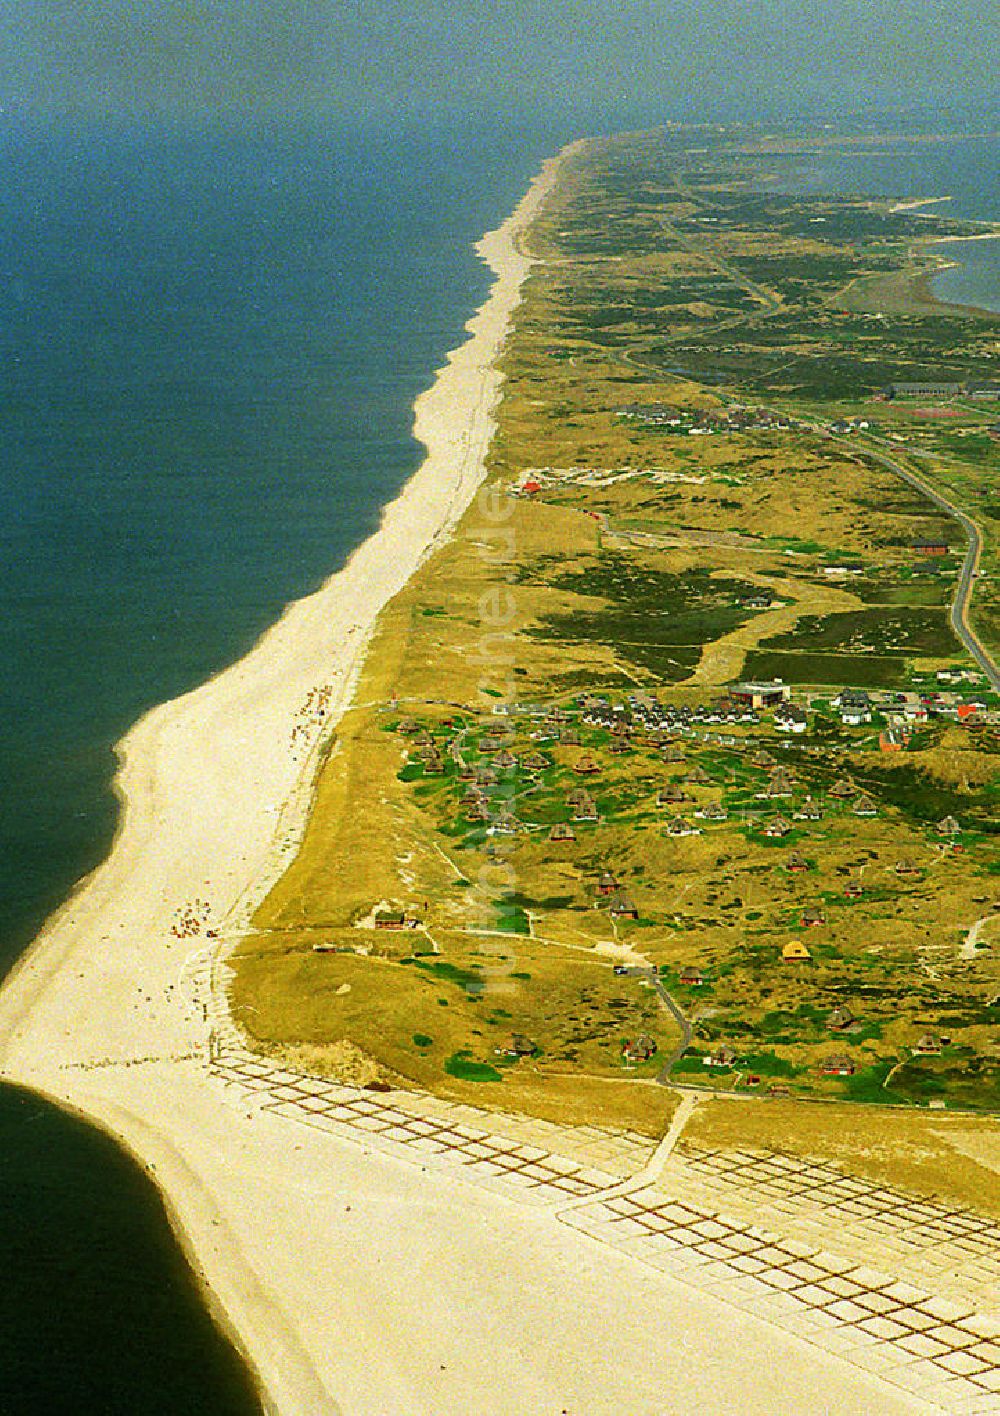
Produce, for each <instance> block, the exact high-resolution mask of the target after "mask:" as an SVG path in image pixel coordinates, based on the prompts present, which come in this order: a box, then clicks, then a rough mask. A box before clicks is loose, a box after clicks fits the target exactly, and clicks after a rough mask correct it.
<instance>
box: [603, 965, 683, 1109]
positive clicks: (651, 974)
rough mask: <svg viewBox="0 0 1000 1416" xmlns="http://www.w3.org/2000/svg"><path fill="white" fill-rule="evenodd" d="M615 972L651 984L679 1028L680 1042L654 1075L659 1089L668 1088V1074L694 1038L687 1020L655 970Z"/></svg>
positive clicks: (638, 968)
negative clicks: (642, 979) (641, 979)
mask: <svg viewBox="0 0 1000 1416" xmlns="http://www.w3.org/2000/svg"><path fill="white" fill-rule="evenodd" d="M615 972H616V973H621V974H623V975H624V976H625V977H626V978H644V979H646V981H647V982H648V983H651V984H652V985H653V988H654V989H655V991H656V995H657V997H658V998H659V1000H660V1002H661V1003H662V1004H663V1006H664V1008H666V1010H667V1012H668V1013H670V1014H671V1015H672V1016H673V1017H674V1019H675V1020H676V1021H677V1023H678V1024H679V1026H680V1030H681V1040H680V1042H679V1043H678V1044H677V1046H676V1047H675V1048H674V1050H673V1052H671V1053H670V1055H669V1057H667V1059H666V1060H665V1061H664V1063H663V1065H662V1066H661V1068H660V1070H659V1071H658V1072H657V1074H656V1080H657V1081H658V1082H659V1084H660V1086H661V1087H666V1086H669V1085H670V1073H671V1072H672V1071H673V1069H674V1067H675V1066H676V1065H677V1063H678V1062H679V1061H680V1060H681V1058H682V1057H683V1056H684V1053H685V1052H686V1051H687V1049H688V1048H689V1047H690V1046H691V1039H692V1037H693V1036H694V1029H693V1028H692V1026H691V1024H690V1023H689V1022H688V1020H687V1018H685V1016H684V1014H683V1013H682V1012H681V1010H680V1009H679V1008H678V1006H677V1004H676V1003H675V1002H674V1000H673V999H672V998H671V996H670V994H669V993H668V992H667V990H666V989H665V988H664V987H663V984H662V983H661V982H660V976H659V974H658V973H657V971H656V969H655V968H653V967H650V966H642V965H635V966H627V965H626V966H625V967H622V966H621V965H619V967H618V968H617V969H616V970H615Z"/></svg>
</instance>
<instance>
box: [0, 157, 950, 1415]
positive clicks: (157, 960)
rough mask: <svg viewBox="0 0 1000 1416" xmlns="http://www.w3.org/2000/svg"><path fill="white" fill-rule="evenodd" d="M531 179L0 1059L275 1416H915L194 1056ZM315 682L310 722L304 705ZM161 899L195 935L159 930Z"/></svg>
mask: <svg viewBox="0 0 1000 1416" xmlns="http://www.w3.org/2000/svg"><path fill="white" fill-rule="evenodd" d="M558 167H559V161H558V160H557V159H554V160H552V161H551V162H549V163H547V164H546V165H545V168H544V169H543V172H542V174H541V175H540V176H539V178H538V179H537V180H536V182H535V183H534V184H533V186H532V187H531V189H530V191H529V193H528V195H527V196H526V197H525V199H524V201H523V202H522V203H521V205H520V206H519V207H518V209H517V211H516V212H515V213H514V214H513V216H512V217H511V218H510V219H509V220H508V221H507V222H505V223H504V225H503V226H502V227H501V228H500V229H499V230H498V231H497V232H494V233H492V234H491V235H489V236H487V237H486V238H484V240H483V242H482V245H481V248H480V249H481V252H482V254H483V256H484V258H485V259H486V261H487V262H488V263H489V265H490V267H491V268H492V270H493V271H494V273H495V276H496V281H495V284H494V286H493V289H492V293H491V294H490V296H489V299H488V300H487V302H486V303H485V305H484V306H483V307H482V309H481V310H480V311H479V312H478V314H477V315H476V316H475V317H474V319H473V320H472V321H471V322H470V324H469V339H468V341H467V342H466V343H464V344H463V345H462V346H461V347H460V348H459V349H458V350H457V351H455V352H454V353H453V354H452V355H451V356H450V357H449V361H448V364H447V366H446V367H445V368H444V369H443V370H442V371H441V372H440V373H439V375H438V378H437V380H436V382H435V384H434V386H433V387H432V388H431V389H430V390H429V391H428V392H427V393H426V394H424V395H423V396H422V397H421V398H420V399H419V400H418V403H417V406H416V433H417V436H418V437H419V438H420V439H421V440H422V441H423V442H424V443H425V444H426V446H427V450H428V451H427V457H426V460H425V462H424V464H423V466H422V467H421V469H420V471H419V472H418V473H417V475H416V476H415V477H414V478H413V479H412V480H411V481H410V483H409V484H408V485H407V487H406V488H405V489H404V491H403V493H402V495H401V496H400V497H399V499H398V500H397V501H396V502H394V503H393V504H392V505H391V506H390V507H389V508H388V509H387V510H386V512H385V516H384V520H383V524H382V526H381V529H380V530H379V531H378V533H377V534H376V535H375V536H373V537H372V538H371V539H370V540H369V541H368V542H367V543H366V544H365V545H363V546H362V547H361V548H360V549H359V550H358V551H357V552H356V553H355V554H354V555H353V557H352V558H351V560H350V562H349V564H348V565H347V567H346V568H345V569H344V570H343V571H341V572H340V573H339V574H337V575H335V576H333V577H332V579H331V580H330V581H328V582H327V584H326V585H324V587H323V588H322V589H321V590H320V591H318V592H317V593H316V594H314V595H312V596H310V597H309V598H307V599H305V600H302V601H300V602H298V603H297V604H295V605H293V606H292V607H291V608H290V609H289V610H288V611H287V612H286V614H285V615H284V616H283V618H282V619H281V621H280V622H279V623H278V624H277V625H275V626H274V628H273V629H271V630H270V631H269V632H268V633H267V634H266V635H265V636H264V637H263V638H262V640H261V641H260V642H259V643H258V645H257V646H256V647H255V648H254V649H253V651H252V652H251V653H250V654H248V655H247V656H246V658H244V659H243V660H242V661H241V662H239V663H238V664H235V665H234V666H233V667H231V668H230V669H228V670H227V671H226V672H224V673H222V674H220V675H219V676H218V677H217V678H215V679H213V680H212V681H211V682H210V683H208V684H206V685H204V686H203V687H201V688H200V689H198V690H197V691H195V692H193V693H191V694H188V695H187V696H185V697H184V698H181V699H178V700H176V701H174V702H171V703H168V704H165V705H163V706H161V707H159V708H157V709H155V710H154V711H153V712H151V713H149V714H148V715H147V716H146V717H145V718H144V719H143V720H142V721H141V722H140V723H138V724H137V725H136V726H135V727H134V728H133V729H132V730H131V731H130V733H129V734H128V735H127V737H126V738H125V740H124V742H123V743H122V745H121V769H120V773H119V778H118V790H119V792H120V795H121V799H122V803H123V814H122V824H121V829H120V831H119V835H118V838H117V840H116V843H115V846H114V849H113V851H112V853H111V855H110V857H109V859H108V860H107V861H106V863H105V864H104V865H103V866H102V867H101V868H100V869H99V870H98V871H97V872H95V874H94V875H93V876H92V877H90V878H89V879H88V880H87V881H86V882H84V884H83V885H82V887H81V888H80V889H79V890H78V891H77V893H76V894H75V895H74V897H73V898H72V899H71V901H70V902H69V903H68V904H67V905H66V906H65V907H64V908H63V909H62V910H61V911H60V912H59V914H57V915H56V916H55V917H54V918H53V919H52V920H51V921H50V923H49V925H48V926H47V928H46V929H45V931H44V933H43V934H42V936H41V937H40V938H39V940H38V941H37V942H36V944H35V945H34V947H33V948H32V950H31V951H30V952H29V953H28V955H27V956H26V958H25V959H24V960H23V961H22V963H21V964H20V965H19V967H18V968H17V970H16V971H15V973H14V974H13V976H12V977H11V978H10V980H9V981H8V982H7V984H6V986H5V987H4V989H3V991H2V993H0V1069H2V1075H3V1076H4V1077H5V1078H7V1079H9V1080H13V1081H16V1082H19V1083H22V1084H25V1085H28V1086H31V1087H34V1088H37V1089H38V1090H39V1091H41V1092H43V1093H44V1094H46V1095H47V1096H49V1097H51V1098H54V1099H56V1100H58V1101H61V1102H64V1103H67V1104H69V1105H70V1106H72V1107H74V1108H76V1109H77V1110H79V1111H80V1112H81V1113H82V1114H84V1115H85V1116H87V1117H89V1118H91V1119H93V1120H95V1121H96V1122H98V1123H99V1124H101V1125H102V1126H104V1127H105V1128H106V1129H107V1130H108V1131H110V1132H111V1133H113V1134H114V1135H115V1136H116V1137H118V1138H119V1139H120V1140H121V1141H122V1142H123V1143H124V1144H125V1145H126V1146H127V1147H128V1148H129V1149H130V1150H131V1151H132V1153H133V1154H134V1155H135V1156H137V1157H138V1158H139V1160H140V1161H141V1162H142V1163H143V1164H145V1165H147V1166H148V1167H149V1168H150V1169H151V1170H152V1171H153V1173H154V1174H155V1177H156V1179H157V1181H158V1183H159V1185H160V1187H161V1189H162V1191H163V1193H164V1195H165V1197H166V1199H167V1203H168V1205H169V1207H170V1210H171V1213H172V1215H173V1216H174V1219H175V1222H176V1225H177V1229H178V1233H179V1234H180V1235H181V1237H182V1239H183V1241H184V1242H185V1244H186V1246H187V1248H188V1252H189V1254H190V1256H191V1259H192V1263H193V1264H194V1266H195V1267H196V1269H197V1270H198V1272H199V1273H200V1275H201V1276H202V1278H203V1280H204V1282H205V1285H206V1287H207V1289H208V1290H209V1292H210V1293H211V1295H212V1297H213V1300H214V1302H215V1303H216V1304H217V1305H218V1309H219V1311H220V1314H221V1315H222V1316H223V1317H224V1319H225V1321H226V1322H227V1324H228V1326H229V1327H230V1329H231V1331H232V1332H233V1333H234V1334H235V1335H236V1337H237V1339H238V1341H239V1342H240V1344H241V1345H242V1347H243V1348H244V1350H245V1351H246V1352H247V1353H248V1354H249V1356H250V1358H251V1360H252V1362H253V1364H254V1366H255V1368H256V1370H257V1373H258V1375H259V1378H260V1382H261V1385H262V1388H263V1390H264V1392H265V1394H266V1400H267V1403H268V1405H269V1407H270V1408H271V1409H273V1410H275V1411H278V1412H281V1413H283V1416H322V1413H328V1412H329V1413H333V1412H344V1413H347V1416H360V1413H365V1416H397V1414H398V1416H449V1413H461V1414H462V1416H464V1413H470V1412H477V1413H497V1416H501V1413H513V1412H527V1413H532V1416H536V1413H537V1416H548V1413H552V1416H559V1413H572V1416H604V1413H607V1416H613V1413H614V1416H617V1413H624V1412H628V1413H631V1416H664V1413H674V1412H677V1413H685V1412H692V1413H693V1412H695V1411H698V1412H712V1413H720V1416H721V1413H755V1412H761V1413H764V1412H767V1413H771V1414H772V1416H775V1413H789V1416H790V1414H791V1413H804V1412H824V1413H856V1416H861V1413H872V1412H879V1413H885V1416H891V1413H896V1412H916V1411H924V1410H928V1409H930V1408H928V1407H927V1406H926V1405H925V1404H922V1403H920V1402H918V1401H917V1400H916V1399H915V1398H913V1397H909V1396H907V1395H906V1394H904V1393H903V1392H902V1391H900V1390H899V1389H897V1388H894V1387H891V1386H888V1385H887V1384H885V1383H884V1382H883V1381H881V1380H880V1379H879V1378H878V1377H877V1376H876V1375H874V1374H869V1373H867V1372H864V1371H862V1370H859V1369H858V1368H857V1367H851V1366H849V1365H848V1364H847V1363H846V1362H845V1361H842V1360H841V1359H840V1358H838V1357H837V1356H834V1355H832V1354H831V1353H828V1352H822V1351H819V1350H818V1349H817V1348H816V1347H815V1346H814V1345H812V1344H811V1343H810V1342H808V1341H807V1340H806V1337H805V1336H798V1335H794V1334H792V1333H789V1332H783V1331H780V1330H779V1329H778V1328H777V1327H775V1326H772V1325H771V1324H770V1323H769V1322H767V1321H764V1319H763V1318H757V1317H754V1316H749V1315H747V1314H746V1313H743V1312H740V1311H739V1310H738V1309H737V1308H734V1307H730V1306H727V1305H726V1304H725V1303H722V1302H719V1301H716V1300H714V1299H713V1298H712V1297H711V1296H710V1295H709V1294H706V1293H704V1292H698V1291H695V1290H693V1289H691V1288H690V1287H688V1286H686V1285H684V1284H683V1283H681V1282H680V1281H678V1280H677V1279H676V1278H675V1277H672V1276H671V1275H669V1274H667V1273H665V1272H661V1271H658V1270H654V1269H651V1268H648V1267H646V1266H644V1265H643V1264H642V1263H640V1262H638V1261H637V1260H636V1259H634V1258H631V1257H629V1256H628V1255H627V1254H623V1253H620V1252H616V1251H614V1250H613V1249H611V1248H608V1247H605V1246H601V1245H600V1244H599V1243H597V1242H596V1241H595V1240H594V1239H593V1238H590V1237H588V1236H587V1235H585V1234H582V1233H580V1232H578V1231H577V1230H574V1229H572V1228H568V1227H566V1226H565V1225H560V1224H559V1223H558V1222H557V1221H556V1220H555V1219H554V1217H553V1215H552V1213H551V1212H550V1211H547V1210H544V1209H539V1208H537V1207H536V1208H532V1207H531V1206H529V1205H525V1204H521V1203H519V1202H517V1200H516V1199H515V1198H507V1197H505V1196H504V1195H503V1194H502V1193H499V1192H495V1191H491V1190H489V1189H484V1188H482V1187H478V1186H476V1185H474V1184H471V1183H467V1182H465V1181H462V1180H461V1179H457V1178H454V1177H450V1176H447V1175H442V1174H440V1173H437V1172H434V1171H432V1170H431V1169H430V1168H428V1169H427V1170H426V1171H425V1170H424V1169H422V1168H421V1167H420V1166H419V1165H417V1164H412V1163H408V1162H405V1161H403V1160H401V1159H396V1158H394V1157H393V1156H391V1155H388V1154H384V1153H381V1152H378V1151H376V1150H374V1149H368V1148H366V1147H365V1146H364V1145H363V1144H361V1143H353V1142H351V1141H349V1140H347V1139H344V1138H342V1137H340V1136H338V1135H335V1134H330V1133H328V1132H324V1131H322V1130H318V1129H315V1128H313V1127H311V1126H309V1125H306V1124H302V1123H301V1122H300V1121H297V1120H295V1119H291V1118H289V1117H288V1116H286V1115H281V1114H277V1113H276V1112H274V1111H266V1110H264V1109H262V1108H261V1107H259V1106H256V1105H255V1104H254V1103H253V1100H252V1098H250V1099H248V1097H247V1096H246V1095H245V1094H243V1093H241V1092H240V1091H239V1090H238V1089H236V1088H234V1087H228V1088H227V1087H225V1086H224V1085H223V1084H222V1082H221V1081H220V1080H219V1078H218V1077H216V1076H215V1075H213V1073H212V1072H211V1070H210V1068H209V1066H208V1057H209V1050H210V1037H211V1036H212V1035H213V1028H214V1027H215V1026H216V1022H215V1020H214V1019H213V1014H212V1008H213V1006H214V1005H213V995H212V994H211V993H210V991H209V987H208V979H209V975H210V973H211V972H212V968H211V965H212V958H213V952H214V951H215V950H216V949H217V948H218V947H222V948H224V947H225V943H226V941H227V940H231V939H232V938H234V937H236V936H238V933H239V930H240V928H241V926H242V924H243V923H244V921H245V920H246V918H247V917H248V914H249V912H250V911H251V910H252V909H253V907H254V906H255V905H256V903H257V902H258V901H259V900H260V898H262V896H263V894H264V893H265V892H266V890H267V888H268V887H269V885H270V883H271V882H272V881H273V880H274V879H275V878H276V877H277V876H278V875H279V874H280V872H281V871H282V869H283V868H284V866H285V864H286V863H287V861H288V859H289V851H290V849H291V848H292V845H293V843H294V841H295V839H296V836H297V833H298V832H299V831H300V830H301V827H302V824H303V822H304V820H305V814H306V811H307V809H308V802H309V793H310V787H311V783H312V781H313V776H314V770H315V764H316V760H317V756H318V751H319V747H320V745H321V742H322V740H323V738H324V736H325V735H326V734H328V733H329V731H330V729H331V727H332V726H333V725H334V723H335V722H336V720H337V718H338V716H339V715H340V713H341V712H342V711H343V710H344V708H345V707H346V705H347V704H348V703H349V701H350V697H351V693H352V691H353V686H354V683H355V680H356V676H357V671H358V668H359V666H360V663H361V661H362V657H363V654H364V649H365V645H366V642H367V640H368V637H369V635H370V631H371V628H372V625H373V624H374V621H375V619H376V617H377V615H378V613H379V611H380V610H381V608H382V607H383V606H384V605H385V604H386V602H387V601H388V600H389V599H390V598H391V596H392V595H393V594H394V593H395V592H396V591H397V590H398V589H399V588H400V587H401V586H402V585H403V584H404V583H405V582H406V580H407V578H408V577H409V576H410V575H411V573H412V572H413V570H414V568H415V567H416V566H417V565H418V564H419V562H420V561H421V559H422V558H423V557H424V556H425V555H426V554H427V553H428V551H429V550H430V549H431V548H432V547H433V546H435V545H437V544H439V543H440V542H441V540H442V539H443V538H445V537H447V536H448V535H449V534H450V533H451V531H452V529H453V528H454V525H455V523H456V520H457V518H458V517H459V516H460V515H461V513H462V511H463V510H464V509H465V508H466V507H467V506H468V504H469V502H470V500H471V498H472V496H473V495H474V493H475V490H476V488H477V486H478V484H479V482H480V480H481V477H482V473H483V465H484V456H485V453H486V450H487V448H488V445H489V441H490V438H491V436H492V431H493V426H494V425H493V419H492V411H493V409H494V407H495V404H496V400H497V397H498V393H499V387H500V378H499V375H498V373H497V371H496V357H497V354H498V351H499V349H500V347H501V345H502V342H503V339H504V336H505V331H506V329H507V327H508V323H509V320H510V317H511V314H512V312H513V310H514V308H515V307H516V304H517V302H518V299H519V291H520V288H521V285H522V282H523V281H524V278H525V276H526V274H527V273H528V270H529V268H530V261H529V260H528V259H527V258H526V256H525V255H524V254H523V253H522V251H521V249H520V246H519V237H520V234H521V233H522V232H523V231H524V229H525V227H526V225H527V224H528V223H529V222H530V220H531V219H532V217H533V215H534V214H535V213H536V212H537V210H538V209H539V206H540V205H541V203H542V202H543V201H544V198H545V196H546V193H547V192H548V191H549V189H550V187H551V185H552V183H553V181H554V179H555V176H556V173H557V171H558ZM325 686H328V687H329V689H330V698H329V702H330V707H329V709H328V711H327V713H326V716H325V718H323V719H322V720H320V719H319V718H318V717H317V715H316V714H315V713H314V712H312V710H311V709H310V708H309V707H308V706H307V705H309V704H310V703H314V702H315V694H316V692H317V690H320V689H322V688H323V687H325ZM195 901H200V902H207V910H203V909H202V906H201V905H198V906H197V907H195V906H194V903H193V902H195ZM178 911H181V912H182V913H183V912H185V911H188V912H189V913H193V912H197V913H198V914H199V915H204V916H205V917H204V918H200V920H199V926H198V929H197V931H196V930H195V929H194V927H193V926H192V928H191V929H190V930H189V931H188V932H187V933H185V934H184V937H181V935H179V934H178V932H177V929H176V926H177V920H178ZM209 929H211V930H216V931H218V932H219V933H220V934H221V935H222V939H221V940H220V941H219V944H218V945H217V944H216V943H215V942H214V941H213V940H212V939H210V938H209V937H208V935H207V931H208V930H209Z"/></svg>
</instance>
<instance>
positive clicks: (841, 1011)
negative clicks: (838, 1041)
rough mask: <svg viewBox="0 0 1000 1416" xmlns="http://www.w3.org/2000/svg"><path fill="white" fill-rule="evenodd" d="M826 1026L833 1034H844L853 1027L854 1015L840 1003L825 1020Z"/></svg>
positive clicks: (845, 1005)
mask: <svg viewBox="0 0 1000 1416" xmlns="http://www.w3.org/2000/svg"><path fill="white" fill-rule="evenodd" d="M826 1025H827V1027H828V1028H830V1029H831V1030H832V1031H833V1032H845V1031H846V1030H847V1029H848V1028H850V1027H853V1026H854V1014H853V1013H852V1012H851V1010H850V1008H848V1006H847V1004H846V1003H842V1004H841V1005H840V1006H839V1007H838V1008H834V1009H833V1011H832V1012H831V1013H830V1015H829V1017H828V1018H827V1020H826Z"/></svg>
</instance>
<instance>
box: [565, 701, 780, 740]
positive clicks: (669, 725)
mask: <svg viewBox="0 0 1000 1416" xmlns="http://www.w3.org/2000/svg"><path fill="white" fill-rule="evenodd" d="M580 716H581V719H582V721H583V722H584V723H587V724H589V725H590V726H591V727H595V728H604V729H606V730H607V731H608V732H611V733H614V732H615V731H616V729H617V730H618V731H619V732H620V731H622V730H623V729H624V728H634V729H639V730H642V731H645V732H649V733H658V732H659V733H669V732H683V731H684V730H685V729H686V728H690V727H693V726H695V725H697V724H720V723H759V722H760V717H759V715H758V714H757V713H756V712H755V711H753V709H752V708H751V707H749V706H748V705H747V704H746V703H743V702H741V701H740V700H739V699H737V698H736V697H734V696H733V695H732V694H731V693H730V694H728V695H727V696H726V697H725V698H720V699H716V700H715V701H714V702H711V703H695V704H689V703H661V702H660V701H659V700H658V699H657V697H656V695H655V694H652V693H636V694H630V695H629V698H628V701H627V703H617V704H612V703H611V702H609V700H608V699H607V698H604V697H603V696H600V695H589V696H588V697H586V698H585V699H584V700H583V705H582V710H581V714H580Z"/></svg>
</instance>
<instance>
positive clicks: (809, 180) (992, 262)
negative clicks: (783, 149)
mask: <svg viewBox="0 0 1000 1416" xmlns="http://www.w3.org/2000/svg"><path fill="white" fill-rule="evenodd" d="M770 165H771V167H772V171H773V173H774V180H775V184H776V185H777V186H778V187H779V188H780V189H783V190H786V191H802V192H810V191H811V192H822V193H839V194H842V195H853V196H870V197H885V196H888V197H895V198H898V199H899V200H911V201H914V200H917V199H919V198H924V197H948V198H950V200H949V201H943V202H938V203H935V204H934V205H933V206H929V207H927V208H925V210H926V211H928V212H933V213H935V214H937V215H940V216H955V217H963V218H967V219H969V220H974V221H1000V135H997V134H996V133H993V134H991V135H989V136H979V137H956V138H949V139H944V140H941V141H935V142H930V143H928V142H915V141H907V140H905V139H902V140H899V141H893V142H892V143H885V144H884V145H879V146H877V147H872V148H870V149H868V150H855V149H854V148H848V147H837V146H831V147H824V148H823V149H817V150H815V151H813V152H810V153H807V154H804V155H794V156H789V157H781V158H776V159H774V161H773V163H772V164H770ZM938 249H939V250H940V252H941V253H942V255H946V256H948V257H949V258H950V259H954V260H957V261H961V263H962V264H961V266H960V267H959V268H957V269H954V270H949V271H945V272H944V273H943V274H941V275H939V276H936V277H935V279H934V282H933V287H934V293H935V294H936V295H937V296H938V297H939V298H940V299H942V300H950V301H954V302H955V303H957V304H966V305H978V306H980V307H981V308H986V309H991V310H1000V241H972V242H969V241H963V242H958V243H955V244H949V245H947V246H941V247H939V248H938Z"/></svg>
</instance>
